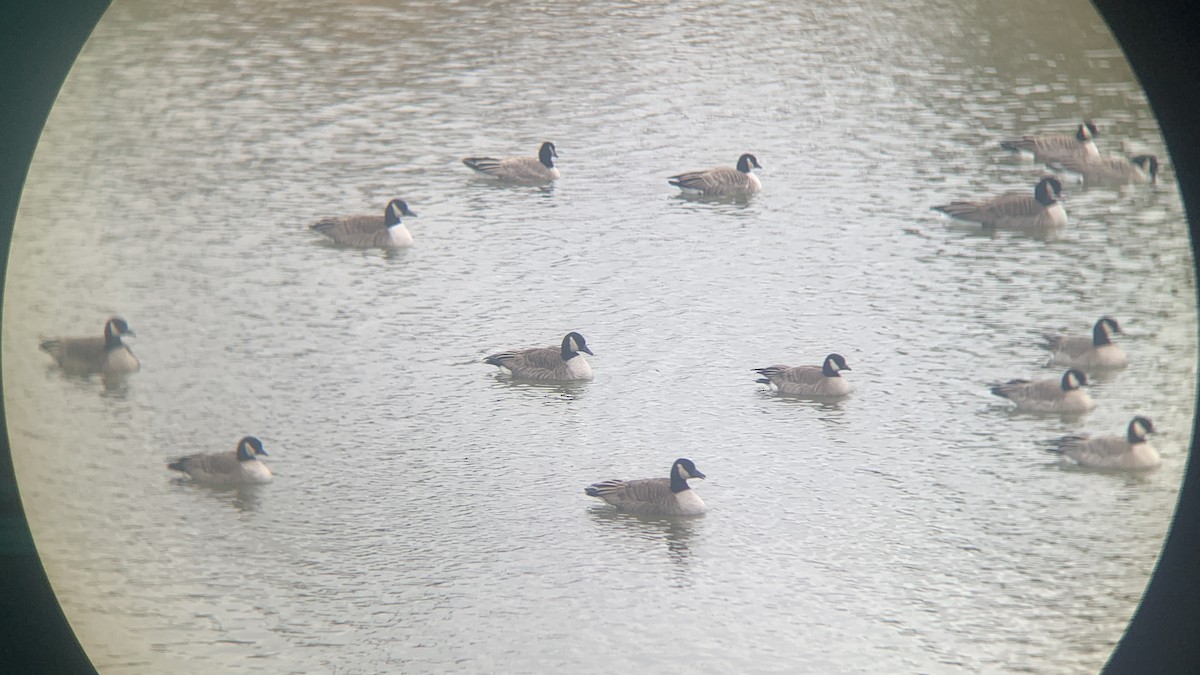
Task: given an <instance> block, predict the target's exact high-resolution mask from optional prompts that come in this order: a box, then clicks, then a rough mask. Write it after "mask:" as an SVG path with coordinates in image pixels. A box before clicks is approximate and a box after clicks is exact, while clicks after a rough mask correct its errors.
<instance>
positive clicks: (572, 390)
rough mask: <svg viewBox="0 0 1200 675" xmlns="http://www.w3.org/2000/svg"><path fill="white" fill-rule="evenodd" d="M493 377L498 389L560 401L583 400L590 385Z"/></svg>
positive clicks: (582, 382) (580, 382)
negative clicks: (502, 388)
mask: <svg viewBox="0 0 1200 675" xmlns="http://www.w3.org/2000/svg"><path fill="white" fill-rule="evenodd" d="M492 377H493V382H494V383H495V384H494V386H496V387H505V388H508V389H514V390H517V391H519V392H522V393H524V394H527V395H530V396H535V397H538V398H546V399H554V400H559V401H575V400H578V399H580V398H583V393H584V392H585V391H586V390H587V387H588V384H589V383H588V382H587V381H579V382H538V381H536V380H514V379H513V378H511V377H507V376H505V375H498V374H495V375H493V376H492Z"/></svg>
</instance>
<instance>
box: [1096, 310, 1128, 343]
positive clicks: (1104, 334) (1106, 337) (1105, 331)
mask: <svg viewBox="0 0 1200 675" xmlns="http://www.w3.org/2000/svg"><path fill="white" fill-rule="evenodd" d="M1120 332H1121V326H1119V325H1118V324H1117V320H1116V319H1114V318H1112V317H1111V316H1102V317H1100V318H1099V319H1098V320H1097V321H1096V325H1095V326H1092V346H1095V347H1099V346H1100V345H1106V344H1109V343H1111V342H1112V334H1113V333H1120Z"/></svg>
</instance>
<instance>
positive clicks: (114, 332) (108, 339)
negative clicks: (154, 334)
mask: <svg viewBox="0 0 1200 675" xmlns="http://www.w3.org/2000/svg"><path fill="white" fill-rule="evenodd" d="M123 335H128V336H129V337H137V333H134V332H133V331H132V330H130V328H129V324H127V323H125V319H122V318H121V317H119V316H114V317H112V318H110V319H109V320H108V321H107V322H105V324H104V347H105V348H106V349H116V348H118V347H121V346H122V345H123V344H124V343H122V342H121V336H123Z"/></svg>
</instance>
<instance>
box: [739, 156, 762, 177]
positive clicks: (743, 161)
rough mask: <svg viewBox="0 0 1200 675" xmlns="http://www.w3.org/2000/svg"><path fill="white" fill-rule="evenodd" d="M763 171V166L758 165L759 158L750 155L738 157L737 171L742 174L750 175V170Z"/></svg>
mask: <svg viewBox="0 0 1200 675" xmlns="http://www.w3.org/2000/svg"><path fill="white" fill-rule="evenodd" d="M751 168H754V169H761V168H762V165H761V164H759V163H758V158H757V157H755V156H754V155H752V154H750V153H748V152H747V153H745V154H743V155H742V156H741V157H738V161H737V170H738V171H741V172H742V173H750V169H751Z"/></svg>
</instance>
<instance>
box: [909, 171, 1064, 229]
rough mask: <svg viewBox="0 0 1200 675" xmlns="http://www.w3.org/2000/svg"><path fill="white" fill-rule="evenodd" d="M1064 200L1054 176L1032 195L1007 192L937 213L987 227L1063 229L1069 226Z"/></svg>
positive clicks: (949, 206) (948, 206)
mask: <svg viewBox="0 0 1200 675" xmlns="http://www.w3.org/2000/svg"><path fill="white" fill-rule="evenodd" d="M1061 196H1062V182H1061V181H1059V180H1058V179H1057V178H1055V177H1054V176H1043V177H1042V179H1041V180H1039V181H1038V184H1037V185H1036V186H1035V187H1034V188H1033V194H1032V195H1030V194H1029V193H1027V192H1007V193H1004V194H1002V195H999V196H996V197H991V198H989V199H980V200H977V201H970V202H968V201H956V202H950V203H949V204H943V205H941V206H935V207H933V210H934V211H941V212H942V213H945V214H946V215H948V216H950V217H951V218H958V219H959V220H967V221H970V222H973V223H981V224H983V225H984V226H985V227H1012V228H1039V227H1063V226H1065V225H1066V224H1067V212H1066V211H1065V210H1063V207H1062V203H1060V202H1059V201H1058V198H1059V197H1061Z"/></svg>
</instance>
